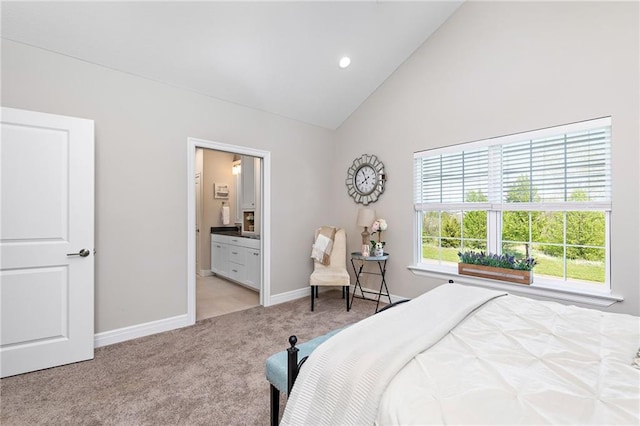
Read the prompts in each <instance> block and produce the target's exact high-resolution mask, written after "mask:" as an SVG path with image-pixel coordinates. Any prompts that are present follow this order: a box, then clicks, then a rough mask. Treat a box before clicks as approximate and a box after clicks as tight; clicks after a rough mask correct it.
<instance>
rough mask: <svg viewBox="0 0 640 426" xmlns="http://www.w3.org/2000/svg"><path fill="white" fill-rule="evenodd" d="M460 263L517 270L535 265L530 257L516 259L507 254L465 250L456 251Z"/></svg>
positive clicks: (529, 269)
mask: <svg viewBox="0 0 640 426" xmlns="http://www.w3.org/2000/svg"><path fill="white" fill-rule="evenodd" d="M458 257H459V258H460V262H461V263H468V264H471V265H482V266H493V267H495V268H505V269H516V270H519V271H531V270H532V269H533V267H534V266H535V265H536V261H535V259H534V258H532V257H528V258H526V259H516V258H515V256H510V255H508V254H492V253H489V254H485V252H483V251H481V252H475V251H465V252H458Z"/></svg>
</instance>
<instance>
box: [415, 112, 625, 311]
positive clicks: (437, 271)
mask: <svg viewBox="0 0 640 426" xmlns="http://www.w3.org/2000/svg"><path fill="white" fill-rule="evenodd" d="M600 127H605V128H606V127H608V128H609V137H610V135H611V117H602V118H598V119H593V120H586V121H582V122H578V123H571V124H566V125H561V126H553V127H549V128H545V129H540V130H534V131H528V132H520V133H517V134H512V135H507V136H501V137H496V138H490V139H484V140H479V141H474V142H468V143H464V144H457V145H452V146H447V147H442V148H436V149H431V150H426V151H419V152H416V153H414V168H415V169H414V217H415V220H414V233H413V235H414V236H413V240H414V244H413V246H414V263H413V265H411V266H409V269H410V270H411V271H412V272H414V273H416V274H418V275H426V276H431V277H438V278H445V279H452V278H455V281H456V282H462V283H466V284H471V285H480V286H485V287H491V288H501V289H506V290H509V291H518V292H521V293H528V294H534V295H542V296H547V297H553V298H556V299H561V300H570V301H578V302H583V303H589V304H595V305H599V306H609V305H611V304H613V303H615V302H616V301H621V300H624V298H623V297H622V296H620V295H617V294H614V293H613V289H612V286H611V240H610V235H611V234H610V227H611V198H610V197H611V196H610V191H611V189H610V180H609V183H608V185H609V189H608V190H609V197H608V200H605V201H604V202H600V201H596V202H591V201H590V202H584V203H579V205H577V206H576V204H577V203H576V204H574V203H573V202H570V201H562V202H558V203H547V205H550V204H556V206H555V207H554V208H553V209H552V210H546V209H545V208H544V203H543V204H539V203H514V204H517V207H518V208H517V211H532V210H533V211H560V212H569V211H575V210H591V211H603V212H604V214H605V235H604V238H605V240H604V250H605V261H604V265H605V272H604V275H605V276H604V283H601V284H595V283H589V282H585V281H580V280H574V279H567V278H566V276H565V278H558V279H553V278H549V277H546V276H541V275H535V274H534V277H535V278H534V282H533V283H532V284H531V285H529V286H524V285H521V284H511V283H506V282H498V281H495V280H488V279H482V278H476V277H467V276H461V275H458V274H457V268H456V267H455V264H454V265H451V266H449V265H442V264H441V263H440V264H432V263H425V262H422V260H423V258H422V248H423V247H422V244H423V238H422V237H423V236H422V226H423V215H424V214H425V213H426V212H428V211H440V212H442V211H447V210H454V209H455V210H461V211H465V210H466V211H469V210H474V208H471V209H469V208H467V209H465V206H464V204H465V203H464V202H463V203H446V202H445V203H435V204H434V205H433V206H434V207H431V208H430V207H428V206H425V204H426V201H425V199H424V198H423V197H422V191H424V190H425V187H424V185H423V184H422V182H423V181H422V177H423V174H422V171H420V174H419V175H418V171H417V166H416V165H415V164H416V162H417V160H418V159H420V158H425V157H427V158H431V157H436V156H438V155H443V154H455V153H461V152H467V151H471V150H474V149H482V148H485V147H491V146H500V147H502V146H504V145H508V144H512V143H518V142H521V141H523V140H539V139H541V138H546V137H558V136H559V135H561V134H564V135H568V134H570V133H572V132H579V131H585V130H591V129H595V128H600ZM565 143H566V142H565ZM501 149H502V148H501ZM608 149H609V157H608V158H609V159H608V161H609V164H608V171H609V173H611V164H610V161H611V160H610V149H611V141H610V140H609V145H608ZM489 151H490V149H489ZM426 153H428V154H426ZM490 155H491V154H490ZM489 164H491V163H489ZM489 169H490V170H491V167H489ZM421 170H422V169H421ZM565 170H566V163H565ZM488 173H489V174H490V173H492V172H491V171H489V172H488ZM500 173H502V164H501V165H500ZM609 176H610V175H609ZM419 177H420V181H419V180H418V178H419ZM489 182H494V180H492V179H490V180H489ZM419 185H421V186H420V188H418V186H419ZM489 185H492V183H490V184H489ZM500 186H501V189H502V190H504V189H503V188H502V181H501V183H500ZM494 190H495V188H494ZM489 191H491V189H489V188H488V189H487V193H489ZM462 192H463V196H464V190H463V191H462ZM487 195H488V196H489V194H487ZM441 197H442V195H441ZM501 197H502V193H501ZM441 199H442V198H441ZM495 201H496V200H495V197H494V198H493V199H492V198H489V202H488V203H485V204H488V206H487V208H486V210H484V211H486V212H487V251H489V252H492V253H500V252H501V251H502V229H501V228H502V213H503V212H504V211H508V210H516V209H514V208H512V207H513V206H507V208H504V203H505V202H504V201H502V200H501V202H500V203H499V204H500V207H499V208H496V207H495V206H494V205H493V203H495ZM492 202H493V203H492ZM476 204H478V203H476ZM430 205H431V204H430ZM586 205H588V208H585V206H586ZM468 207H472V206H471V205H468ZM474 207H476V208H475V209H476V210H477V205H476V206H474ZM576 207H577V208H576ZM580 207H582V208H580ZM461 226H462V224H461ZM565 226H566V221H565ZM492 228H493V229H492ZM492 231H493V232H492ZM461 238H462V236H461ZM566 244H567V242H566V237H565V240H564V242H563V245H566ZM563 261H564V262H565V272H566V261H567V257H566V251H565V252H564V254H563ZM440 262H442V261H440ZM565 275H566V273H565Z"/></svg>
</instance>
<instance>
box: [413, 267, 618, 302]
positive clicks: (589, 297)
mask: <svg viewBox="0 0 640 426" xmlns="http://www.w3.org/2000/svg"><path fill="white" fill-rule="evenodd" d="M407 269H409V270H410V271H411V272H413V273H414V274H415V275H420V276H424V277H431V278H440V279H446V280H453V281H455V282H456V283H458V284H466V285H474V286H479V287H486V288H490V289H494V290H503V291H507V292H510V293H520V294H523V295H531V296H539V297H548V298H550V299H556V300H563V301H568V302H576V303H585V304H588V305H593V306H599V307H607V306H611V305H613V304H614V303H616V302H621V301H623V300H624V297H622V296H620V295H616V294H613V293H611V294H604V293H586V292H576V291H571V290H558V289H555V288H548V287H541V286H536V285H535V283H534V284H532V285H523V284H510V283H506V282H503V281H496V280H490V279H483V278H476V277H470V276H463V275H459V274H457V273H453V272H448V271H438V270H435V269H427V268H424V267H420V266H415V265H410V266H407Z"/></svg>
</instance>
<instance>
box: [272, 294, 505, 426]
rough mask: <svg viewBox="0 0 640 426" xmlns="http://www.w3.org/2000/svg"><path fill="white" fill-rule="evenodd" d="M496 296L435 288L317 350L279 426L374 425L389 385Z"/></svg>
mask: <svg viewBox="0 0 640 426" xmlns="http://www.w3.org/2000/svg"><path fill="white" fill-rule="evenodd" d="M501 295H504V293H501V292H495V291H489V290H483V289H479V288H469V287H462V286H459V285H446V286H440V287H438V288H436V289H435V290H432V291H431V292H429V293H428V294H425V295H422V296H420V297H418V298H416V299H415V300H412V301H410V302H408V303H406V304H404V305H401V306H399V307H397V308H394V309H389V310H387V311H384V312H381V313H379V314H377V315H373V316H371V317H369V318H367V319H365V320H363V321H360V322H358V323H356V324H354V325H352V326H351V327H348V328H347V329H345V330H343V331H341V332H340V333H338V334H336V335H335V336H333V337H332V338H331V339H329V340H327V341H326V342H325V343H323V344H321V345H320V346H319V347H318V348H317V349H316V350H315V351H314V352H313V354H312V356H311V357H309V360H308V361H307V362H306V363H305V365H304V367H303V368H302V370H301V371H300V375H299V376H298V378H297V380H296V385H295V386H294V387H293V390H292V393H291V396H290V398H289V401H288V402H287V406H286V409H285V412H284V416H283V419H282V422H281V424H283V425H322V424H323V425H346V424H356V425H361V424H369V425H371V424H373V422H374V421H375V418H376V413H377V411H378V403H379V400H380V397H381V395H382V393H383V392H384V390H385V388H386V387H387V384H388V383H389V381H390V380H391V379H392V378H393V377H394V376H395V375H396V373H397V372H398V371H400V369H401V368H402V367H404V366H405V365H406V364H407V362H409V361H410V360H411V359H412V358H413V357H415V356H416V355H417V354H419V353H420V352H422V351H424V350H425V349H427V348H429V347H430V346H432V345H433V344H435V343H436V342H438V340H440V339H441V338H442V337H443V336H444V335H446V334H447V333H448V332H449V330H451V329H452V328H454V327H455V326H456V325H457V324H458V323H459V322H460V321H462V320H463V319H464V318H465V317H466V316H467V315H468V314H469V313H471V312H472V311H473V310H475V309H476V308H478V307H479V306H481V305H482V304H483V303H486V302H487V301H488V300H491V299H492V298H494V297H498V296H501Z"/></svg>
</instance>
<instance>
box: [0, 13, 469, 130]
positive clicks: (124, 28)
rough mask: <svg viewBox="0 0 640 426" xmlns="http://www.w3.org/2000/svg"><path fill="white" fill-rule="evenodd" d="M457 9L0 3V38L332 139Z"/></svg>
mask: <svg viewBox="0 0 640 426" xmlns="http://www.w3.org/2000/svg"><path fill="white" fill-rule="evenodd" d="M461 3H462V2H461V1H442V2H439V1H422V2H395V1H390V2H372V1H356V2H309V1H300V2H181V1H178V2H2V10H1V12H2V26H1V34H2V37H3V38H4V39H8V40H13V41H17V42H20V43H24V44H28V45H32V46H36V47H39V48H43V49H47V50H50V51H53V52H57V53H61V54H64V55H68V56H71V57H74V58H77V59H81V60H83V61H87V62H90V63H94V64H99V65H102V66H105V67H108V68H112V69H115V70H119V71H122V72H126V73H130V74H134V75H137V76H140V77H144V78H148V79H152V80H156V81H159V82H163V83H166V84H170V85H173V86H176V87H180V88H184V89H187V90H192V91H195V92H198V93H202V94H204V95H207V96H211V97H214V98H217V99H221V100H225V101H228V102H233V103H236V104H240V105H244V106H248V107H251V108H256V109H259V110H263V111H267V112H270V113H273V114H278V115H281V116H285V117H289V118H292V119H295V120H300V121H303V122H306V123H310V124H314V125H318V126H322V127H326V128H329V129H335V128H337V127H339V126H340V125H341V124H342V123H343V122H344V120H346V119H347V118H348V117H349V115H350V114H351V113H352V112H353V111H354V110H355V109H356V108H358V106H360V104H361V103H362V102H363V101H364V100H365V99H366V98H367V97H368V96H369V95H370V94H371V93H372V92H373V91H374V90H375V89H376V88H377V87H378V86H379V85H380V84H381V83H382V82H384V80H385V79H386V78H388V77H389V75H391V74H392V73H393V72H394V71H395V70H396V69H397V68H398V66H399V65H400V64H402V63H403V62H404V61H405V60H406V59H407V58H408V57H409V56H410V55H411V54H412V53H413V52H414V51H415V50H416V49H417V48H418V47H419V46H420V45H421V44H422V43H423V42H424V41H425V40H426V39H427V38H428V37H429V36H431V35H432V34H433V33H434V32H435V30H436V29H437V28H438V27H439V26H440V25H441V24H442V23H443V22H444V21H445V20H446V19H447V18H448V17H449V16H450V15H451V14H453V13H454V12H455V10H456V9H457V8H458V7H459V6H460V4H461ZM343 56H349V57H350V58H351V65H350V66H349V67H348V68H346V69H341V68H339V67H338V61H339V60H340V58H342V57H343Z"/></svg>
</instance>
